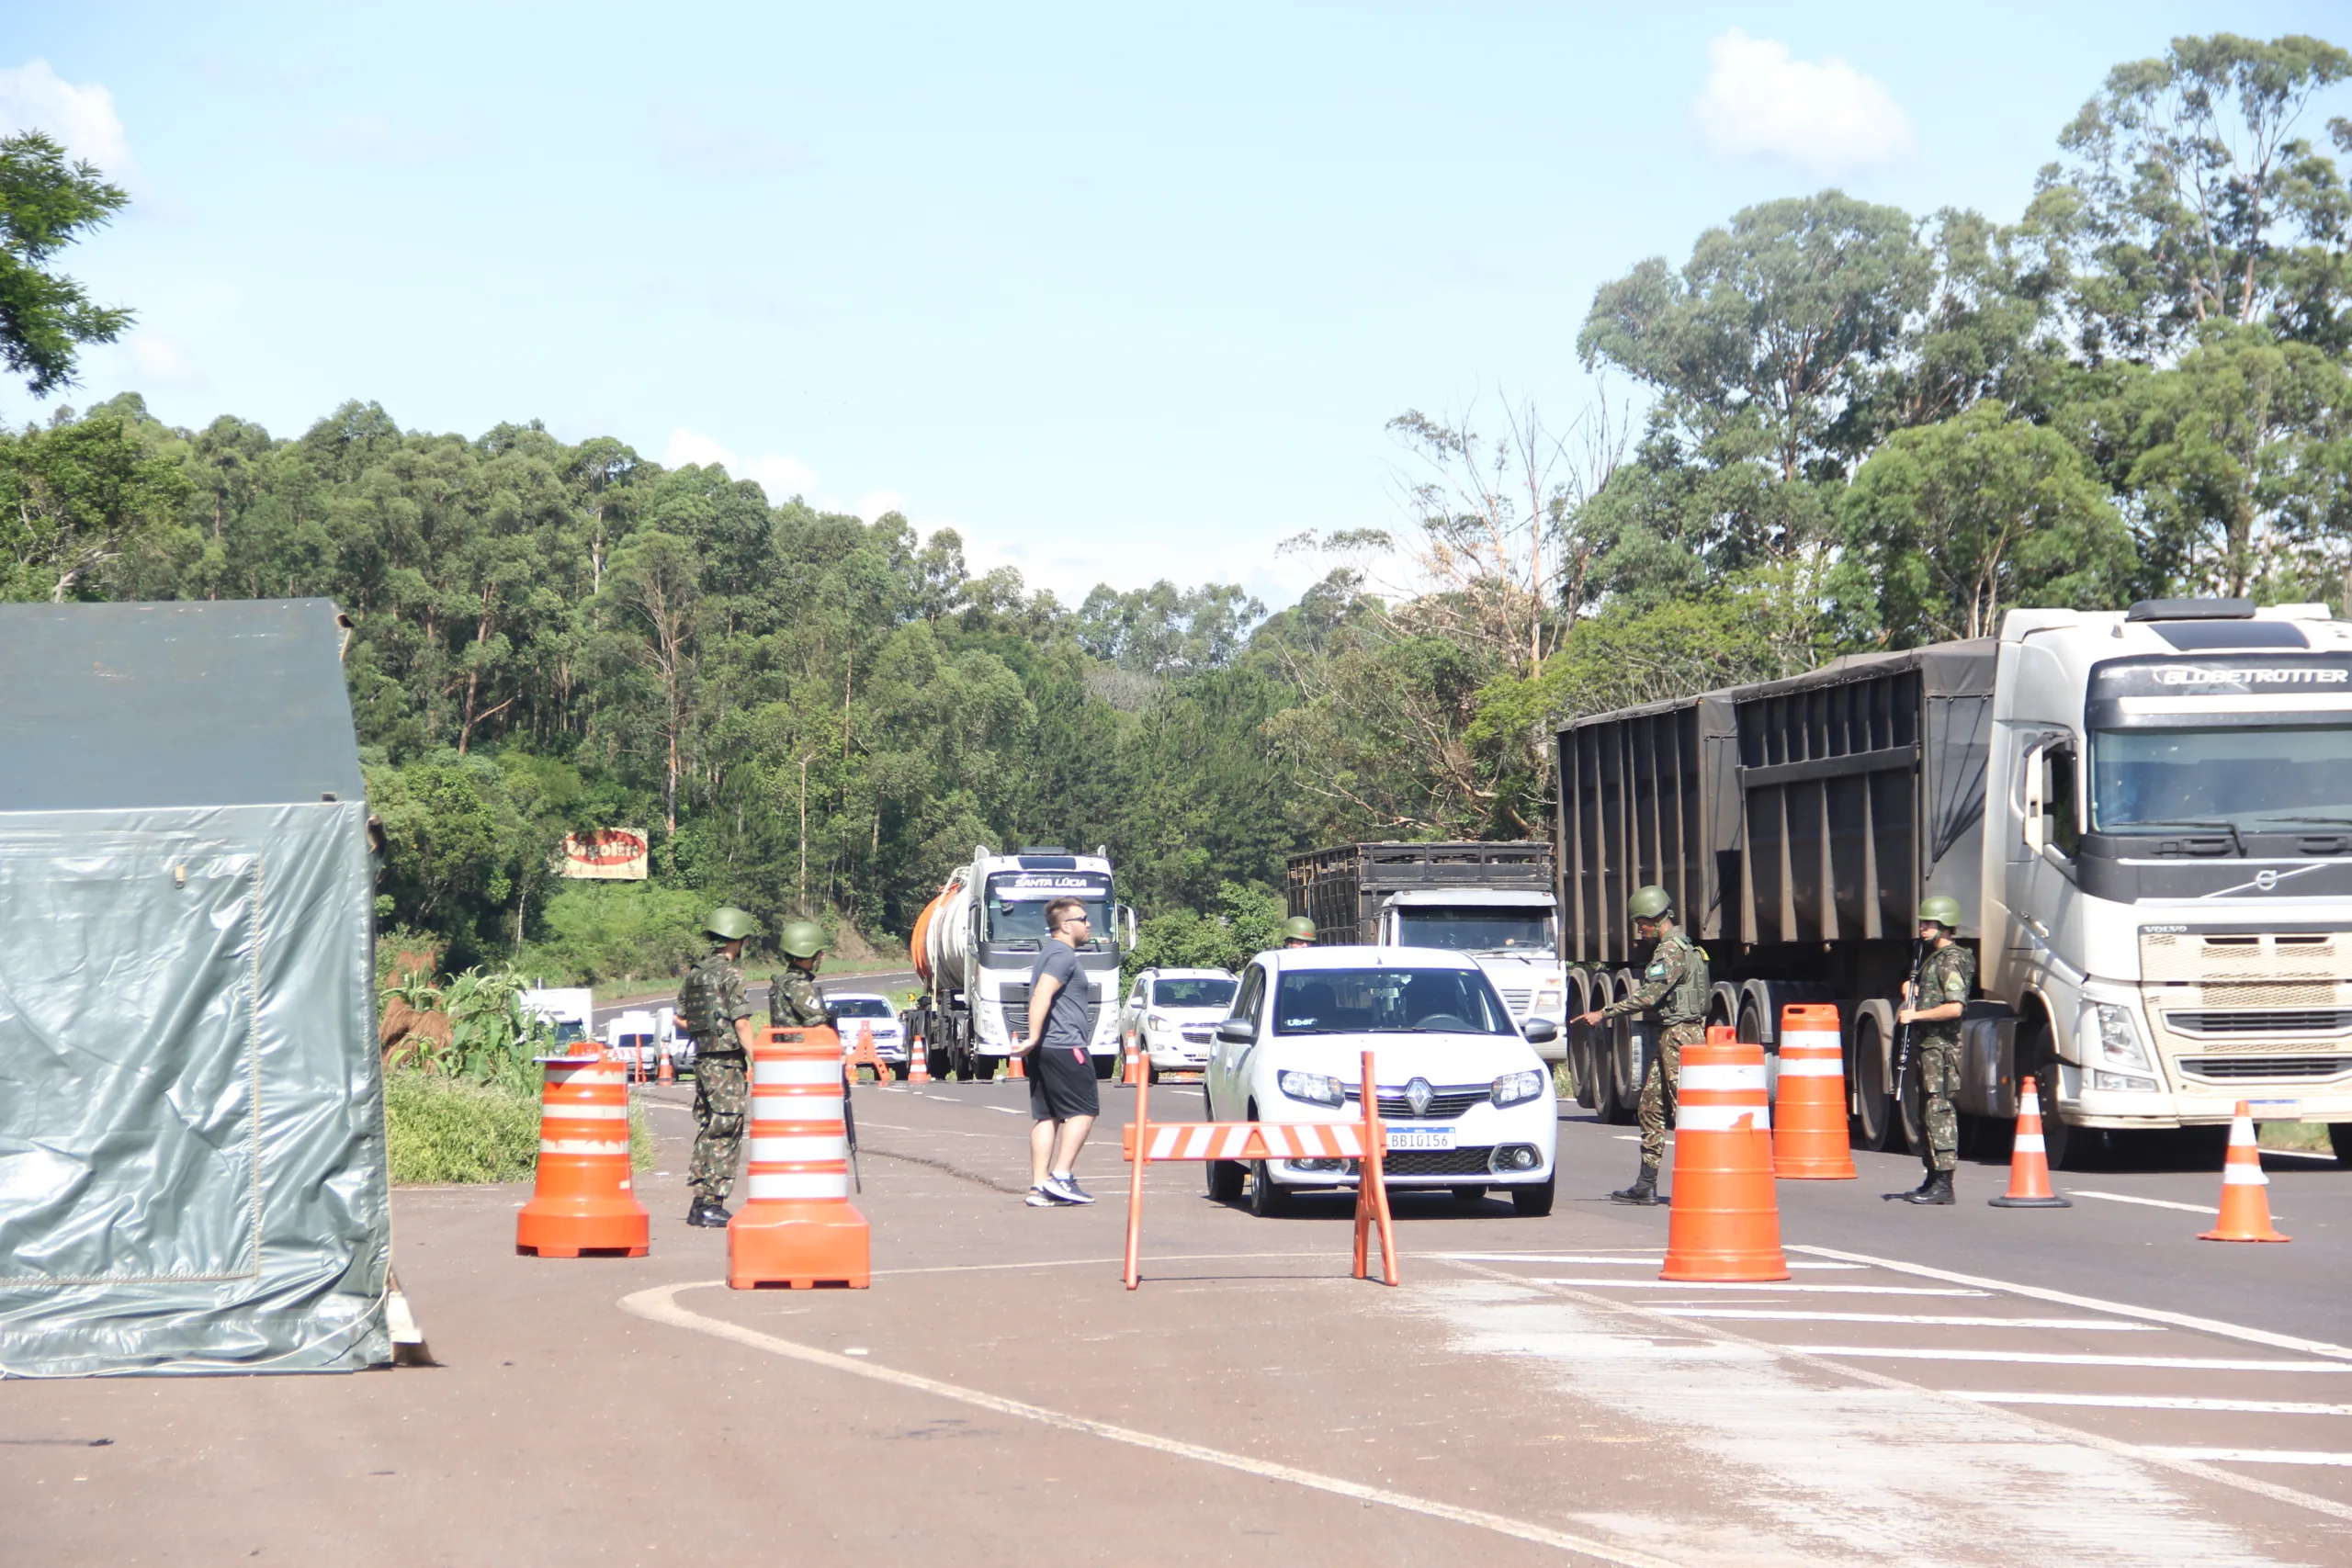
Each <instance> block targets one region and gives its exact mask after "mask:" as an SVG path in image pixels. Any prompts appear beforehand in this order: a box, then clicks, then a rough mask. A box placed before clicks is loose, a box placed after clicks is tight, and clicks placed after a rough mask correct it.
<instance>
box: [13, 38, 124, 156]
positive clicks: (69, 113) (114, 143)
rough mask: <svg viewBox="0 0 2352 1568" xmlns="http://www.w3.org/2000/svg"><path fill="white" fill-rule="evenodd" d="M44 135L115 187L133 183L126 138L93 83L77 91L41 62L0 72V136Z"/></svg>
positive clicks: (110, 99)
mask: <svg viewBox="0 0 2352 1568" xmlns="http://www.w3.org/2000/svg"><path fill="white" fill-rule="evenodd" d="M28 130H44V131H47V132H48V133H49V134H50V135H51V136H53V137H55V138H56V139H57V140H58V141H61V142H62V143H63V144H64V147H65V150H66V151H67V152H70V153H72V154H73V155H74V157H76V158H82V159H86V160H88V161H89V162H90V163H93V164H96V165H97V166H98V167H99V168H100V169H101V170H103V171H105V173H106V175H107V177H108V178H109V179H112V180H115V181H117V182H118V183H119V184H123V185H132V184H135V183H136V182H137V180H138V177H139V167H138V165H137V164H135V163H134V162H132V160H131V156H130V137H129V136H128V135H126V134H125V133H124V131H123V129H122V117H121V116H120V115H119V114H117V113H115V109H114V95H113V94H112V93H109V92H107V90H106V88H104V87H102V86H100V85H98V84H97V83H96V82H93V83H91V84H89V85H87V86H81V87H77V86H75V85H74V84H73V83H71V82H68V81H66V80H65V79H64V78H63V77H62V76H60V75H58V73H56V72H54V71H52V70H51V69H50V65H49V62H48V61H46V60H36V61H34V62H31V63H30V64H28V65H19V66H15V67H0V135H5V136H18V135H22V134H23V133H24V132H26V131H28Z"/></svg>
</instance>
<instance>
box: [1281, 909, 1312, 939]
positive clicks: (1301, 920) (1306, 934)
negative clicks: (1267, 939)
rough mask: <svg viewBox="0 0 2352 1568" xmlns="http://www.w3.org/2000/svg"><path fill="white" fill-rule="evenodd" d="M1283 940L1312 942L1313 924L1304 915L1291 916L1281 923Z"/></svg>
mask: <svg viewBox="0 0 2352 1568" xmlns="http://www.w3.org/2000/svg"><path fill="white" fill-rule="evenodd" d="M1314 940H1315V922H1314V921H1313V920H1310V919H1307V918H1306V916H1305V915H1293V916H1292V917H1291V918H1290V919H1287V920H1284V921H1283V941H1284V942H1313V941H1314Z"/></svg>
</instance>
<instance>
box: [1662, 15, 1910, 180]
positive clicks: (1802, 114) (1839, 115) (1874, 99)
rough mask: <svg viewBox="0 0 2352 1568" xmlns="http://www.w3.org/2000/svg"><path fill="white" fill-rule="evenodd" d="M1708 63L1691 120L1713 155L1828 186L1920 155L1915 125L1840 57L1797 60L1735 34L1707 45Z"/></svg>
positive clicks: (1771, 44)
mask: <svg viewBox="0 0 2352 1568" xmlns="http://www.w3.org/2000/svg"><path fill="white" fill-rule="evenodd" d="M1707 59H1708V62H1709V64H1710V66H1711V69H1710V70H1709V72H1708V73H1707V85H1706V86H1705V87H1704V88H1703V89H1702V91H1701V92H1700V94H1699V96H1698V100H1697V101H1696V102H1695V103H1693V104H1692V105H1691V114H1692V116H1693V117H1694V118H1696V119H1697V120H1698V122H1699V130H1700V133H1701V134H1702V135H1703V136H1704V137H1705V138H1706V141H1707V145H1708V146H1709V147H1711V148H1713V150H1714V151H1715V152H1719V153H1722V154H1724V155H1725V156H1728V157H1761V158H1779V159H1781V160H1784V161H1786V162H1788V163H1791V164H1795V165H1796V166H1797V167H1798V168H1800V169H1803V170H1804V172H1805V173H1806V174H1808V175H1813V176H1814V177H1815V178H1819V179H1827V178H1833V177H1835V176H1837V175H1845V174H1852V173H1857V172H1860V171H1862V170H1867V169H1878V168H1884V167H1886V166H1887V165H1889V164H1899V163H1902V162H1903V161H1905V159H1907V158H1909V157H1910V156H1911V155H1912V153H1913V152H1916V151H1917V140H1916V138H1914V136H1913V135H1912V131H1911V118H1910V117H1909V116H1908V115H1906V114H1905V113H1904V112H1903V107H1902V106H1901V105H1900V104H1897V103H1896V102H1895V101H1894V95H1893V94H1892V93H1889V92H1888V91H1887V90H1886V87H1885V85H1884V84H1883V83H1881V82H1878V81H1875V80H1873V79H1872V78H1871V77H1868V76H1865V75H1863V74H1862V73H1860V72H1859V71H1857V70H1855V69H1854V68H1853V67H1852V66H1850V65H1849V64H1847V63H1846V62H1844V61H1842V60H1839V59H1838V58H1837V57H1836V56H1835V55H1832V56H1828V57H1826V58H1825V59H1822V60H1819V61H1811V60H1792V59H1791V58H1790V57H1789V46H1788V45H1787V44H1784V43H1781V42H1779V41H1777V40H1775V39H1760V38H1749V37H1748V36H1747V34H1746V33H1744V32H1742V31H1740V30H1739V29H1738V28H1732V29H1731V30H1730V31H1729V32H1725V33H1719V34H1717V35H1716V36H1715V37H1714V38H1713V39H1709V40H1708V41H1707Z"/></svg>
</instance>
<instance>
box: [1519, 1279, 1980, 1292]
mask: <svg viewBox="0 0 2352 1568" xmlns="http://www.w3.org/2000/svg"><path fill="white" fill-rule="evenodd" d="M1528 1282H1529V1283H1530V1284H1534V1285H1566V1286H1567V1287H1569V1288H1570V1289H1572V1290H1579V1291H1587V1290H1603V1291H1743V1292H1758V1293H1768V1292H1769V1293H1772V1294H1779V1293H1782V1292H1789V1293H1803V1294H1805V1295H1816V1296H1985V1295H1990V1294H1992V1292H1990V1291H1939V1290H1933V1289H1930V1288H1928V1287H1926V1286H1921V1285H1792V1284H1787V1283H1784V1282H1782V1281H1779V1280H1768V1281H1766V1282H1765V1283H1762V1284H1757V1285H1743V1284H1739V1283H1736V1282H1734V1281H1728V1280H1545V1279H1539V1278H1536V1277H1534V1276H1530V1277H1529V1280H1528Z"/></svg>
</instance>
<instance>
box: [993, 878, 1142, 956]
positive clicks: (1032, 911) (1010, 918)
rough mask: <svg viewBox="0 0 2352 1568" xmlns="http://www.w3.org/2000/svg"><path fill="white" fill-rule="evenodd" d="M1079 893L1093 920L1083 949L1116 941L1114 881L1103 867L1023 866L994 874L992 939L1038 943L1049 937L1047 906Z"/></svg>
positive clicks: (1100, 947) (1099, 947) (1091, 950)
mask: <svg viewBox="0 0 2352 1568" xmlns="http://www.w3.org/2000/svg"><path fill="white" fill-rule="evenodd" d="M1057 898H1075V899H1077V900H1078V901H1079V902H1080V903H1081V904H1083V905H1085V906H1086V915H1087V919H1089V920H1091V922H1092V925H1091V932H1090V934H1091V940H1090V941H1089V942H1088V943H1087V945H1086V947H1085V948H1084V949H1082V950H1081V951H1083V952H1088V953H1101V952H1104V951H1107V949H1108V947H1109V944H1110V942H1111V881H1110V878H1108V877H1106V876H1103V874H1100V873H1099V872H1068V871H1063V872H1020V873H1011V872H1008V873H1004V874H1001V875H997V876H991V877H989V901H988V919H989V941H990V942H1004V943H1007V944H1009V945H1012V946H1014V947H1016V948H1020V947H1025V948H1031V949H1034V948H1035V947H1036V945H1037V944H1038V943H1039V942H1043V941H1044V940H1045V939H1046V905H1047V904H1050V903H1052V902H1053V901H1054V900H1055V899H1057Z"/></svg>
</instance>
